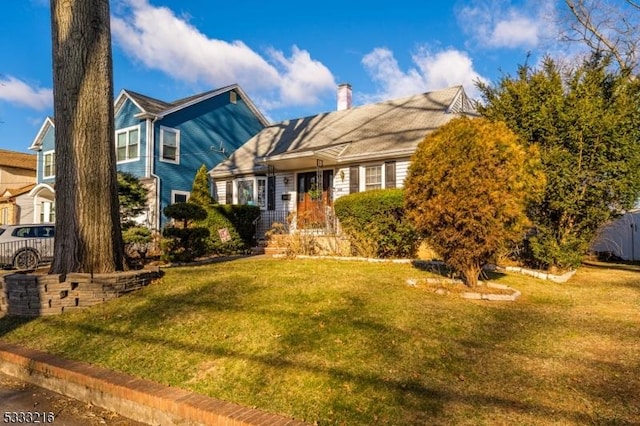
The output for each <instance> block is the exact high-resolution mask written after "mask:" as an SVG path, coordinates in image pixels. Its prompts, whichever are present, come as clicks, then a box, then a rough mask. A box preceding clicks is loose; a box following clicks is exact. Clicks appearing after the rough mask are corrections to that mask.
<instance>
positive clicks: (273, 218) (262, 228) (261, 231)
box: [255, 210, 291, 241]
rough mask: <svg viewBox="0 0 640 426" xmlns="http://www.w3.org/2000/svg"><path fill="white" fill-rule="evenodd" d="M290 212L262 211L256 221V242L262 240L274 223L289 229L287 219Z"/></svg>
mask: <svg viewBox="0 0 640 426" xmlns="http://www.w3.org/2000/svg"><path fill="white" fill-rule="evenodd" d="M290 214H291V212H288V211H286V210H263V211H261V212H260V217H259V218H258V219H257V220H256V222H255V224H256V240H257V241H261V240H264V236H265V233H266V232H267V231H268V230H269V229H271V227H272V226H273V224H274V223H276V222H277V223H281V224H283V225H284V226H285V228H286V229H287V230H288V229H289V222H288V218H289V215H290Z"/></svg>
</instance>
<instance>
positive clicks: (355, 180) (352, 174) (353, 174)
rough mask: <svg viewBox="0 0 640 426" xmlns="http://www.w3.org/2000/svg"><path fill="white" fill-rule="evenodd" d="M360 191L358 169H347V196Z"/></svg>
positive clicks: (357, 167)
mask: <svg viewBox="0 0 640 426" xmlns="http://www.w3.org/2000/svg"><path fill="white" fill-rule="evenodd" d="M359 191H360V167H359V166H352V167H349V194H353V193H355V192H359Z"/></svg>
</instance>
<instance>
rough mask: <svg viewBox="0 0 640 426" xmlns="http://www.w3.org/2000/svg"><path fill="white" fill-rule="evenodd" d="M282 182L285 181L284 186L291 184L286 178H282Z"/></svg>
mask: <svg viewBox="0 0 640 426" xmlns="http://www.w3.org/2000/svg"><path fill="white" fill-rule="evenodd" d="M282 181H283V182H284V184H285V185H286V184H288V183H289V178H288V177H286V176H285V177H283V178H282Z"/></svg>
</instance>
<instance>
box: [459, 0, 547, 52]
mask: <svg viewBox="0 0 640 426" xmlns="http://www.w3.org/2000/svg"><path fill="white" fill-rule="evenodd" d="M554 13H555V6H554V3H553V0H542V1H530V2H528V3H524V4H522V5H521V6H519V7H515V6H512V5H511V2H510V1H508V0H476V1H474V2H472V3H471V4H470V5H468V6H465V7H463V8H461V9H459V10H458V20H459V22H460V25H461V27H462V28H463V30H464V31H465V32H466V33H467V34H470V35H471V36H472V37H473V38H474V39H475V41H476V42H477V43H478V44H479V45H480V46H482V47H486V48H494V49H498V48H509V49H516V48H524V49H528V48H534V47H536V46H538V45H540V43H541V42H542V40H543V39H544V38H546V37H549V35H550V34H556V33H557V31H555V29H554V28H553V26H554V24H553V22H554V19H553V14H554Z"/></svg>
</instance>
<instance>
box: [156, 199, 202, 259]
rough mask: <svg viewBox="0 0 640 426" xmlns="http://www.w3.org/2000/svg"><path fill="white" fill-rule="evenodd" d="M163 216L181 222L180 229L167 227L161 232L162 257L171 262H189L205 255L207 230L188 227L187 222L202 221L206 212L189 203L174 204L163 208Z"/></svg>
mask: <svg viewBox="0 0 640 426" xmlns="http://www.w3.org/2000/svg"><path fill="white" fill-rule="evenodd" d="M163 212H164V214H165V216H168V217H170V218H172V219H174V220H178V221H182V228H177V227H175V226H169V227H167V228H165V229H164V230H163V231H162V236H163V237H164V238H163V240H162V243H161V248H162V253H163V255H162V257H163V259H165V260H168V261H171V262H190V261H192V260H194V259H195V258H197V257H200V256H203V255H205V254H207V251H208V247H207V237H208V236H209V230H208V229H206V228H203V227H198V226H196V227H189V222H193V221H198V220H203V219H204V218H206V217H207V211H206V210H205V209H203V208H202V207H200V206H198V205H196V204H191V203H175V204H171V205H169V206H167V207H165V208H164V210H163Z"/></svg>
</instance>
